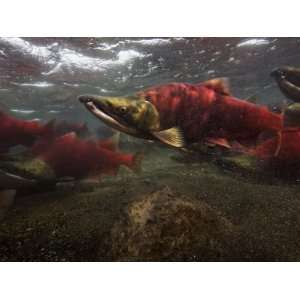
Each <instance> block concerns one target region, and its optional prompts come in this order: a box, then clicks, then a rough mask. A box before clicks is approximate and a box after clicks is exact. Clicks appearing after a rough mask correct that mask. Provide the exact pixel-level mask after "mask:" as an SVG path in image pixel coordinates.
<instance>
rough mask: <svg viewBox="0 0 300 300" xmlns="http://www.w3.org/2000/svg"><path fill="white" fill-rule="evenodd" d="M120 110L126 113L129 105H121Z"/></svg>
mask: <svg viewBox="0 0 300 300" xmlns="http://www.w3.org/2000/svg"><path fill="white" fill-rule="evenodd" d="M119 112H120V113H121V114H125V113H126V112H127V107H125V106H121V107H120V108H119Z"/></svg>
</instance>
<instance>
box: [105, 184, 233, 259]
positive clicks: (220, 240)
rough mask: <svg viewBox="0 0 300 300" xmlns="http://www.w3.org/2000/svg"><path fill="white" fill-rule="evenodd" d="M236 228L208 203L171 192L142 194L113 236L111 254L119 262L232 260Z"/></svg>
mask: <svg viewBox="0 0 300 300" xmlns="http://www.w3.org/2000/svg"><path fill="white" fill-rule="evenodd" d="M237 237H238V230H237V228H236V227H235V226H234V225H233V224H232V223H231V222H230V221H229V220H227V219H226V218H224V217H222V216H221V215H220V214H219V213H218V212H217V211H215V210H214V209H212V208H211V207H210V206H208V205H207V204H206V203H205V202H203V201H200V200H197V199H191V198H188V197H186V196H181V195H177V194H175V193H174V192H173V191H172V190H170V189H169V188H168V187H166V188H163V189H161V190H158V191H156V192H154V193H150V194H147V195H144V196H143V195H141V196H140V198H139V199H137V200H136V201H134V202H133V203H132V204H131V205H129V206H128V208H127V210H126V212H125V213H124V214H123V215H122V217H121V219H120V221H118V222H117V223H116V224H115V225H114V227H113V229H112V231H111V240H112V255H113V257H114V260H121V261H124V260H125V261H127V260H129V261H161V260H173V261H174V260H175V261H178V260H184V261H188V260H191V261H207V260H209V261H214V260H218V261H219V260H223V259H225V257H227V258H228V257H229V256H234V250H233V247H232V245H233V244H234V243H233V241H236V240H237Z"/></svg>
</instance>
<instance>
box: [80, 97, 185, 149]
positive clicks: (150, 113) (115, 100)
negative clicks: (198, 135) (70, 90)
mask: <svg viewBox="0 0 300 300" xmlns="http://www.w3.org/2000/svg"><path fill="white" fill-rule="evenodd" d="M78 99H79V101H80V102H81V103H83V104H84V105H85V107H86V108H87V109H88V110H89V111H90V112H91V113H92V114H93V115H95V116H96V117H97V118H98V119H100V120H101V121H102V122H104V123H105V124H106V125H108V126H110V127H112V128H114V129H116V130H119V131H121V132H124V133H127V134H130V135H133V136H136V137H140V138H146V139H154V140H155V139H156V140H159V141H161V142H162V143H164V144H167V145H169V146H172V147H176V148H182V147H183V146H184V138H183V134H182V132H181V130H180V129H179V128H177V127H172V128H169V129H167V130H162V131H160V118H159V112H158V111H157V109H156V107H155V106H154V105H153V104H152V103H151V102H149V101H147V100H145V99H143V98H139V97H101V96H97V95H82V96H79V98H78Z"/></svg>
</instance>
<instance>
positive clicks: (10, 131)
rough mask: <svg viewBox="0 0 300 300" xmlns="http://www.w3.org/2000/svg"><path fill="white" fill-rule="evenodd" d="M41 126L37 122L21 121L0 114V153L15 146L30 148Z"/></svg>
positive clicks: (41, 128) (2, 113)
mask: <svg viewBox="0 0 300 300" xmlns="http://www.w3.org/2000/svg"><path fill="white" fill-rule="evenodd" d="M42 132H43V126H42V125H41V124H40V123H39V122H37V121H23V120H19V119H17V118H15V117H12V116H9V115H7V114H5V113H4V112H0V151H1V149H2V151H3V152H4V151H7V150H8V149H9V148H10V147H13V146H16V145H23V146H31V145H32V144H33V143H34V142H35V140H36V137H37V136H40V135H41V134H42Z"/></svg>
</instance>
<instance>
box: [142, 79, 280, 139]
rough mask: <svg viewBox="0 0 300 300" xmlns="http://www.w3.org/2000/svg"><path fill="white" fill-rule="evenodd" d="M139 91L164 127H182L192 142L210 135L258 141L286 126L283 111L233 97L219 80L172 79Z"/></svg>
mask: <svg viewBox="0 0 300 300" xmlns="http://www.w3.org/2000/svg"><path fill="white" fill-rule="evenodd" d="M139 95H140V96H142V97H144V98H145V99H146V100H148V101H150V102H151V103H152V104H153V105H154V106H155V107H156V108H157V110H158V112H159V114H160V121H161V128H162V129H167V128H170V127H173V126H179V127H181V128H182V130H183V132H184V136H185V138H186V141H187V142H188V143H194V142H199V141H203V140H205V139H207V138H208V139H210V138H226V139H227V140H228V141H237V142H239V143H242V144H243V143H248V142H256V140H257V139H258V137H259V135H260V134H261V133H263V132H276V131H279V130H281V128H282V116H281V115H279V114H275V113H272V112H271V111H269V110H268V109H267V108H266V107H264V106H259V105H255V104H253V103H249V102H247V101H245V100H240V99H237V98H234V97H232V96H231V95H229V92H228V91H227V90H226V89H224V88H223V87H222V85H221V84H220V81H216V80H215V81H208V82H204V83H199V84H195V85H193V84H187V83H170V84H166V85H162V86H158V87H153V88H150V89H148V90H146V91H143V92H141V93H140V94H139Z"/></svg>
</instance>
